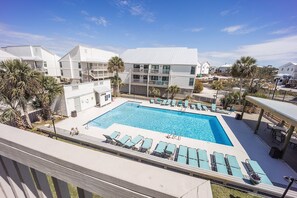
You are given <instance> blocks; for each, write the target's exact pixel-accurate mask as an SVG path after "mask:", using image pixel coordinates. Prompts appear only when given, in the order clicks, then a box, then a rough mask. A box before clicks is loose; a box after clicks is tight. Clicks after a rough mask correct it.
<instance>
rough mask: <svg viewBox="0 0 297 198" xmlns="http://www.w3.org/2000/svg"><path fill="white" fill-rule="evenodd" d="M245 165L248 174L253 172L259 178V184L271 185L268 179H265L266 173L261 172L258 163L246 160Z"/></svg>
mask: <svg viewBox="0 0 297 198" xmlns="http://www.w3.org/2000/svg"><path fill="white" fill-rule="evenodd" d="M246 165H247V168H248V171H249V172H255V173H257V174H258V175H259V176H260V177H261V182H262V183H264V184H269V185H273V184H272V182H271V181H270V179H269V178H268V177H267V175H266V173H265V172H264V171H263V169H262V168H261V166H260V165H259V164H258V162H256V161H254V160H248V159H247V160H246Z"/></svg>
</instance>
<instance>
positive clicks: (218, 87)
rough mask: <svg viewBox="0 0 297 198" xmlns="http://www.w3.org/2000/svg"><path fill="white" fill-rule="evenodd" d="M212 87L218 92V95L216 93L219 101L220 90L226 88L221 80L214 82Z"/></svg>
mask: <svg viewBox="0 0 297 198" xmlns="http://www.w3.org/2000/svg"><path fill="white" fill-rule="evenodd" d="M211 87H212V88H213V89H214V90H217V93H216V99H217V98H218V94H219V90H222V89H223V88H224V85H223V82H222V81H221V80H216V81H213V83H212V85H211Z"/></svg>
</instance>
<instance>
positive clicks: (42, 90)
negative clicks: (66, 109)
mask: <svg viewBox="0 0 297 198" xmlns="http://www.w3.org/2000/svg"><path fill="white" fill-rule="evenodd" d="M38 81H39V89H38V93H37V94H36V97H37V100H38V101H39V103H40V106H41V108H42V114H43V118H44V119H45V120H48V119H49V118H50V116H51V113H52V112H51V109H50V108H51V105H52V104H53V102H54V100H55V98H56V96H58V95H61V94H62V93H63V86H62V85H61V84H59V83H58V82H57V80H56V79H55V78H53V77H51V76H44V75H40V76H39V79H38Z"/></svg>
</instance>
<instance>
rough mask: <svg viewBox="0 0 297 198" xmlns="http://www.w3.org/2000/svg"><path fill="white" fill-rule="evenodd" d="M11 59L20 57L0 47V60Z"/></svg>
mask: <svg viewBox="0 0 297 198" xmlns="http://www.w3.org/2000/svg"><path fill="white" fill-rule="evenodd" d="M13 59H20V58H19V57H17V56H15V55H12V54H10V53H8V52H6V51H4V50H2V49H0V61H5V60H13Z"/></svg>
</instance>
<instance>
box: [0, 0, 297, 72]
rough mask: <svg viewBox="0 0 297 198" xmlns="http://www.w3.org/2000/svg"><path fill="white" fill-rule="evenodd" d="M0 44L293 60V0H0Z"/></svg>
mask: <svg viewBox="0 0 297 198" xmlns="http://www.w3.org/2000/svg"><path fill="white" fill-rule="evenodd" d="M0 5H1V6H0V46H1V47H3V46H8V45H42V46H43V47H45V48H47V49H49V50H51V51H52V52H54V53H56V54H58V55H59V56H63V55H64V54H66V53H67V52H68V51H70V50H71V49H72V48H74V47H75V46H76V45H78V44H80V45H84V46H90V47H95V48H100V49H105V50H109V51H113V52H116V53H119V54H120V53H122V52H123V51H124V50H126V49H129V48H137V47H189V48H197V49H198V59H199V61H200V62H204V61H208V62H209V63H210V64H211V65H212V66H220V65H222V64H225V63H228V64H232V63H234V62H235V60H236V59H239V58H240V57H241V56H253V57H254V58H256V59H257V62H258V64H259V65H273V66H276V67H278V66H281V65H283V64H285V63H287V62H297V0H61V1H58V0H49V1H44V0H42V1H41V0H26V1H24V0H9V1H8V0H0Z"/></svg>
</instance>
